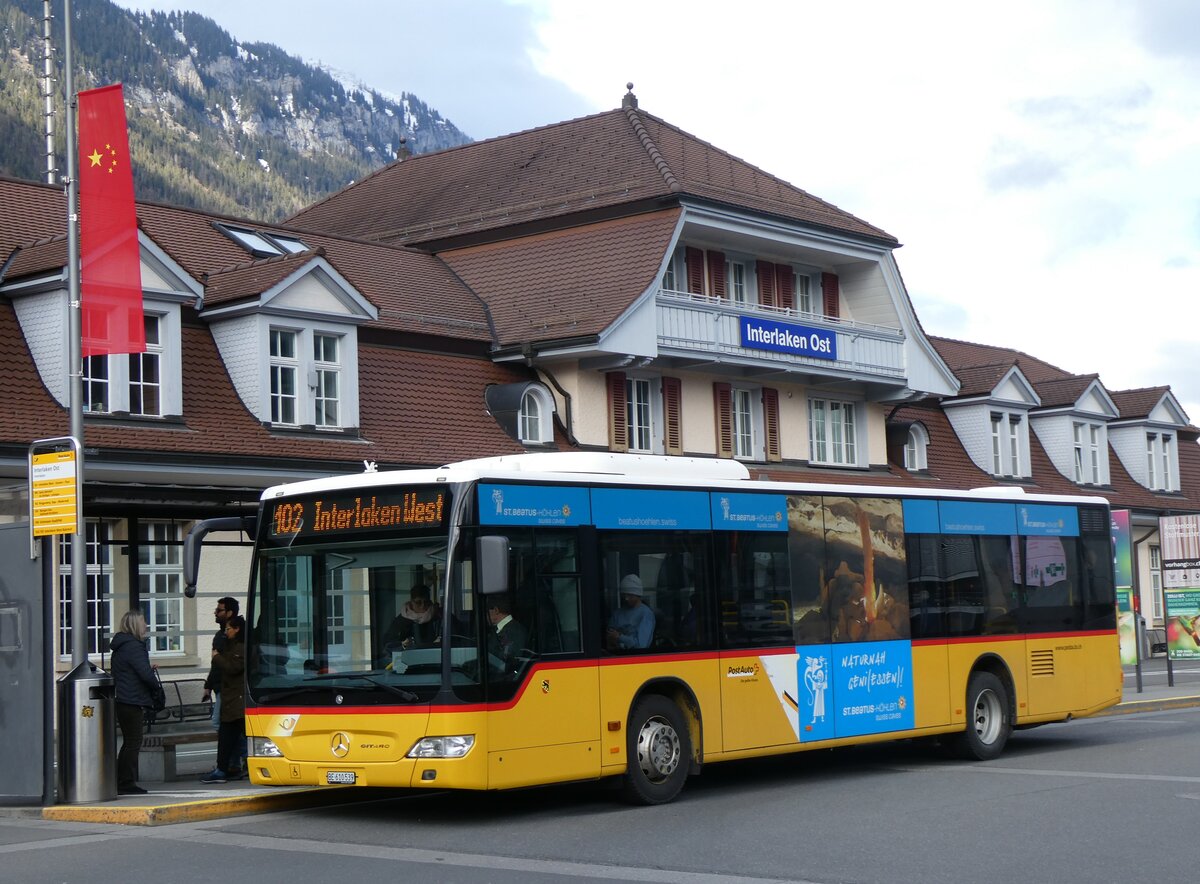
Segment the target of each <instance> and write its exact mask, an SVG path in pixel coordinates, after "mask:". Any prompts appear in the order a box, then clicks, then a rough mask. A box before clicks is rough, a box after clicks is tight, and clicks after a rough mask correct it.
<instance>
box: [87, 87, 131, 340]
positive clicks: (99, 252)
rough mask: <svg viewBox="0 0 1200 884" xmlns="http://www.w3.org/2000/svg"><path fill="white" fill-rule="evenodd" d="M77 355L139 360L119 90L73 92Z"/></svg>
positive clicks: (126, 145) (126, 147) (127, 170)
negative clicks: (79, 317)
mask: <svg viewBox="0 0 1200 884" xmlns="http://www.w3.org/2000/svg"><path fill="white" fill-rule="evenodd" d="M79 265H80V266H79V282H80V291H81V295H82V300H83V355H84V356H99V355H102V354H105V353H142V352H144V351H145V349H146V329H145V325H144V322H145V320H144V319H143V317H142V269H141V259H140V255H139V252H138V232H137V210H136V209H135V208H134V204H133V169H132V167H131V166H130V163H129V137H128V134H127V133H126V130H125V99H124V95H123V93H122V91H121V84H120V83H117V84H116V85H113V86H104V87H102V88H100V89H89V90H88V91H86V92H80V93H79Z"/></svg>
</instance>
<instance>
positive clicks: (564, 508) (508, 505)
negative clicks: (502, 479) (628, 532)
mask: <svg viewBox="0 0 1200 884" xmlns="http://www.w3.org/2000/svg"><path fill="white" fill-rule="evenodd" d="M591 519H592V508H591V498H590V497H589V495H588V490H587V489H586V488H573V487H570V486H562V485H488V484H481V485H480V486H479V521H480V523H481V524H484V525H546V526H549V525H564V526H565V525H587V524H588V523H590V522H591Z"/></svg>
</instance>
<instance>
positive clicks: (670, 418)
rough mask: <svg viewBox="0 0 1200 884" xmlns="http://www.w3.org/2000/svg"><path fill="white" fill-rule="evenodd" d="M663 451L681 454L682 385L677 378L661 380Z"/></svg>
mask: <svg viewBox="0 0 1200 884" xmlns="http://www.w3.org/2000/svg"><path fill="white" fill-rule="evenodd" d="M662 392H663V450H664V451H665V452H666V453H667V454H683V383H682V382H681V381H680V380H679V378H663V379H662Z"/></svg>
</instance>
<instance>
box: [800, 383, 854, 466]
mask: <svg viewBox="0 0 1200 884" xmlns="http://www.w3.org/2000/svg"><path fill="white" fill-rule="evenodd" d="M857 412H858V403H856V402H852V401H848V400H840V399H809V400H808V445H809V460H810V461H811V462H812V463H819V464H827V465H830V466H842V467H846V466H858V465H859V462H858V459H859V452H860V450H861V448H860V445H859V440H858V427H859V426H860V425H861V423H862V422H861V421H860V420H859V416H858V413H857Z"/></svg>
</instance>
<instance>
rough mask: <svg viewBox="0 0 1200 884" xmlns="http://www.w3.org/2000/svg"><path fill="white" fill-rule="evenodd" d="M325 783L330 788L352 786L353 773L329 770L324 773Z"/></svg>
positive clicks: (350, 771)
mask: <svg viewBox="0 0 1200 884" xmlns="http://www.w3.org/2000/svg"><path fill="white" fill-rule="evenodd" d="M325 782H326V783H328V784H329V785H331V786H353V785H354V771H352V770H329V771H326V772H325Z"/></svg>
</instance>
